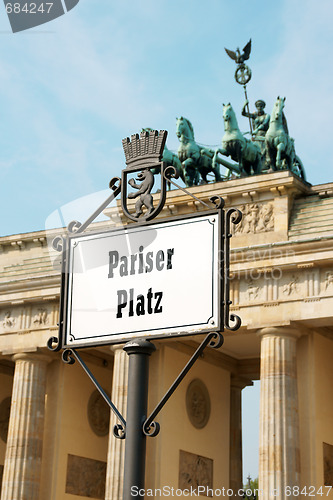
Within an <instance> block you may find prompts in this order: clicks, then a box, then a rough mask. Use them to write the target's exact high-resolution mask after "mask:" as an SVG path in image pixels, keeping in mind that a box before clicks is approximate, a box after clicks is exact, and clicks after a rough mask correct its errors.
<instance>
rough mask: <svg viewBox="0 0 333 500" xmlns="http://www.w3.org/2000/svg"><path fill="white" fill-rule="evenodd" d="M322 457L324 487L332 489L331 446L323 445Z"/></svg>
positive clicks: (332, 460) (332, 448) (332, 450)
mask: <svg viewBox="0 0 333 500" xmlns="http://www.w3.org/2000/svg"><path fill="white" fill-rule="evenodd" d="M323 455H324V486H332V488H333V446H332V445H331V444H327V443H323Z"/></svg>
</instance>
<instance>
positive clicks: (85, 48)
mask: <svg viewBox="0 0 333 500" xmlns="http://www.w3.org/2000/svg"><path fill="white" fill-rule="evenodd" d="M332 19H333V3H332V1H331V0H321V1H320V2H317V1H315V0H302V1H301V0H281V1H275V2H272V1H267V0H252V1H251V2H250V1H248V0H232V1H227V0H205V2H203V1H200V2H199V1H198V0H191V1H189V0H177V1H176V0H154V1H153V0H145V1H143V0H122V1H121V2H112V1H110V0H80V2H79V4H78V5H77V6H76V7H75V8H74V9H73V10H72V11H70V12H69V13H67V14H66V15H64V16H62V17H60V18H58V19H56V20H54V21H52V22H51V23H48V24H46V25H43V26H41V27H38V28H35V29H32V30H28V31H25V32H20V33H16V34H13V33H12V32H11V29H10V25H9V21H8V18H7V15H6V12H5V9H4V7H3V6H2V5H0V40H1V49H0V85H1V98H0V102H1V114H2V120H1V125H0V128H1V136H0V172H1V181H2V182H1V196H0V204H1V205H0V206H1V214H2V217H1V223H0V235H1V236H4V235H7V234H15V233H24V232H29V231H35V230H40V229H43V228H45V226H47V227H50V226H51V225H52V224H55V225H56V223H57V220H58V219H57V218H56V217H55V218H54V217H51V218H50V217H49V216H50V214H52V213H54V212H57V211H58V210H60V209H61V207H64V206H65V207H70V210H68V211H67V212H68V218H67V219H66V220H65V222H69V220H71V218H78V219H79V220H82V219H84V216H83V215H82V212H86V214H85V215H89V212H92V211H93V210H94V209H95V208H96V204H97V200H99V201H102V199H104V198H106V197H107V195H108V191H106V190H107V187H108V183H109V180H110V179H111V177H113V176H117V175H119V174H120V172H121V169H122V168H124V156H123V151H122V145H121V140H122V139H123V138H124V137H127V136H129V135H131V134H132V133H135V132H138V131H140V130H141V128H142V127H152V128H156V129H166V130H168V131H169V136H168V141H167V145H168V147H169V149H172V150H177V148H178V139H177V137H176V135H175V124H176V117H177V116H180V115H182V116H185V117H187V118H189V119H190V120H191V121H192V124H193V126H194V130H195V137H196V140H197V141H198V142H200V143H202V144H206V145H211V146H213V147H217V146H218V145H219V144H220V142H221V138H222V135H223V122H222V114H221V111H222V103H223V102H231V103H232V105H233V107H234V109H235V111H236V112H237V116H238V121H239V125H240V128H241V129H242V130H243V131H246V130H248V122H247V121H246V119H245V118H241V116H240V112H241V108H242V106H243V102H244V94H243V89H242V87H241V86H239V85H237V84H236V83H235V81H234V78H233V75H234V71H235V64H234V62H233V61H231V59H229V58H228V56H227V55H226V53H225V51H224V47H227V48H229V49H233V50H234V49H235V48H236V47H237V46H239V47H241V48H242V47H243V46H244V45H245V44H246V43H247V42H248V40H249V39H250V38H252V54H251V59H250V61H249V66H250V67H251V69H252V74H253V77H252V80H251V82H250V83H249V85H248V95H249V100H250V106H251V109H254V102H255V100H257V99H258V98H262V99H264V100H265V101H266V103H267V111H268V112H270V111H271V109H272V106H273V103H274V101H275V99H276V97H277V96H278V95H281V96H286V97H287V100H286V107H285V114H286V117H287V120H288V125H289V131H290V134H291V135H292V137H294V139H295V145H296V152H297V154H298V156H299V157H300V158H301V160H302V162H303V165H304V167H305V169H306V172H307V178H308V181H309V182H311V183H312V184H319V183H325V182H330V181H333V175H332V173H333V172H332V158H331V155H330V154H329V147H330V145H331V142H332V139H331V135H332V132H331V120H332V116H333V104H332V93H333V88H332V65H331V54H332V52H333V35H332V33H333V31H332V27H331V23H332ZM94 193H97V194H96V195H95V194H94ZM80 198H81V199H83V200H84V207H83V205H82V203H75V202H74V200H77V199H80ZM63 212H64V213H65V212H66V210H63ZM67 212H66V214H67ZM78 212H80V213H78ZM66 217H67V215H66ZM256 390H257V389H253V391H256ZM257 393H258V391H257ZM251 398H252V396H251ZM251 398H250V400H251ZM255 401H257V399H255V398H254V399H253V402H255ZM253 404H254V403H253ZM256 404H257V403H256ZM253 425H254V424H252V428H253ZM250 429H251V426H250ZM250 447H251V445H250ZM247 460H248V461H247V462H246V463H245V464H244V469H245V474H246V475H247V474H248V473H249V472H250V473H251V475H252V476H256V475H257V466H256V460H254V459H253V453H250V454H249V458H248V459H247ZM248 464H249V465H248ZM250 467H252V468H250Z"/></svg>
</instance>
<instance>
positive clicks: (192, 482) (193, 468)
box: [178, 450, 213, 496]
mask: <svg viewBox="0 0 333 500" xmlns="http://www.w3.org/2000/svg"><path fill="white" fill-rule="evenodd" d="M198 486H203V487H204V488H205V490H206V492H207V493H209V489H211V490H212V488H213V460H212V459H211V458H206V457H201V456H200V455H195V454H194V453H189V452H188V451H183V450H179V480H178V487H179V488H180V489H181V490H188V489H191V487H192V489H193V490H196V489H197V488H198ZM203 495H204V496H212V494H209V495H207V494H205V493H204V494H203Z"/></svg>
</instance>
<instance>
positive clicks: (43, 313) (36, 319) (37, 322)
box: [32, 308, 49, 327]
mask: <svg viewBox="0 0 333 500" xmlns="http://www.w3.org/2000/svg"><path fill="white" fill-rule="evenodd" d="M48 322H49V319H48V312H47V309H45V308H40V309H38V311H37V312H36V314H34V316H33V318H32V325H33V326H34V327H36V326H37V327H38V326H40V327H42V326H46V325H47V324H48Z"/></svg>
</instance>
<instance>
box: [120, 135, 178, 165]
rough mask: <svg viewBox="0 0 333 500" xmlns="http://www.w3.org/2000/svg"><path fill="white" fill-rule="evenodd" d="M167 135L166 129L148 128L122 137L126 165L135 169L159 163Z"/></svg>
mask: <svg viewBox="0 0 333 500" xmlns="http://www.w3.org/2000/svg"><path fill="white" fill-rule="evenodd" d="M167 135H168V132H167V131H166V130H150V131H143V132H141V133H140V134H133V135H131V138H129V137H127V138H126V139H123V140H122V143H123V149H124V153H125V159H126V165H127V167H128V168H133V169H134V168H135V169H137V168H140V167H144V166H149V165H152V164H156V163H159V162H160V161H161V158H162V156H163V151H164V146H165V143H166V139H167Z"/></svg>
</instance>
